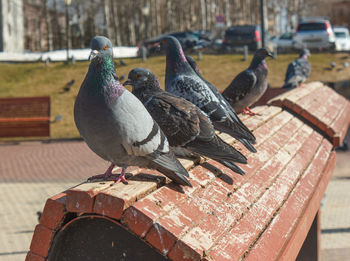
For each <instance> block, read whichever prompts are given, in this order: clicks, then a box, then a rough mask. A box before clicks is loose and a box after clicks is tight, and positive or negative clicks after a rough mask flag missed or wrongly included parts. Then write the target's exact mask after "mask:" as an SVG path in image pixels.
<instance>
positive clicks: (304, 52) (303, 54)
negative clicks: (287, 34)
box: [299, 48, 311, 59]
mask: <svg viewBox="0 0 350 261" xmlns="http://www.w3.org/2000/svg"><path fill="white" fill-rule="evenodd" d="M308 56H311V53H310V51H309V49H306V48H304V49H303V50H302V51H301V53H300V55H299V57H300V58H304V59H307V57H308Z"/></svg>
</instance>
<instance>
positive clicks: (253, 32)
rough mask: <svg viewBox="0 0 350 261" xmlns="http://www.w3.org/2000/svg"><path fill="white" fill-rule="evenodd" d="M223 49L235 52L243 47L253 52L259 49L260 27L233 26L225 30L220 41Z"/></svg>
mask: <svg viewBox="0 0 350 261" xmlns="http://www.w3.org/2000/svg"><path fill="white" fill-rule="evenodd" d="M222 43H223V48H224V49H225V50H227V51H232V50H235V49H237V48H239V47H243V46H245V45H247V46H248V48H249V50H251V51H255V50H257V49H259V48H260V47H261V37H260V27H259V26H257V25H235V26H230V27H228V28H227V29H226V31H225V35H224V38H223V40H222Z"/></svg>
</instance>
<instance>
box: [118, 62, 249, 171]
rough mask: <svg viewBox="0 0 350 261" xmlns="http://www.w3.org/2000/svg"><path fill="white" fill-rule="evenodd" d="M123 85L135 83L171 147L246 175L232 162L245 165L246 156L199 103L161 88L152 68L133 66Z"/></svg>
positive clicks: (137, 91)
mask: <svg viewBox="0 0 350 261" xmlns="http://www.w3.org/2000/svg"><path fill="white" fill-rule="evenodd" d="M124 85H131V86H132V93H133V94H134V95H135V96H136V97H137V98H139V99H140V101H141V102H142V103H143V104H144V105H145V107H146V108H147V110H148V112H149V113H150V114H151V115H152V117H153V119H155V120H156V122H157V123H158V124H159V126H160V128H161V129H162V130H163V131H164V133H165V135H166V136H167V138H168V141H169V144H170V146H172V147H175V148H178V147H180V148H183V149H187V150H189V151H190V152H193V153H195V154H199V155H203V156H206V157H209V158H212V159H214V160H217V161H218V162H221V163H222V164H223V165H225V166H227V167H229V168H231V169H232V170H233V171H235V172H237V173H239V174H242V175H243V174H244V172H243V170H241V169H240V168H239V167H238V166H236V165H235V164H234V163H233V162H239V163H244V164H246V163H247V159H246V157H244V156H243V154H241V153H240V152H239V151H237V150H236V149H234V148H233V147H232V146H230V145H229V144H227V143H225V142H224V141H223V140H222V139H220V137H218V136H217V135H216V134H215V130H214V127H213V125H212V124H211V122H210V120H209V119H208V117H207V116H206V115H205V114H204V113H203V112H202V111H201V110H200V109H199V108H198V107H197V106H195V105H194V104H192V103H190V102H189V101H187V100H185V99H183V98H181V97H178V96H175V95H174V94H172V93H169V92H167V91H164V90H162V89H161V87H160V84H159V82H158V79H157V77H156V76H155V75H154V74H153V73H152V72H151V71H149V70H147V69H145V68H135V69H133V70H132V71H130V73H129V76H128V79H127V80H126V82H124ZM185 154H186V153H185Z"/></svg>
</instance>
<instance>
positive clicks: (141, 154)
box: [74, 36, 191, 186]
mask: <svg viewBox="0 0 350 261" xmlns="http://www.w3.org/2000/svg"><path fill="white" fill-rule="evenodd" d="M91 49H92V51H91V63H90V66H89V70H88V73H87V75H86V76H85V79H84V81H83V83H82V86H81V88H80V90H79V93H78V96H77V99H76V102H75V105H74V120H75V124H76V126H77V128H78V130H79V132H80V134H81V136H82V137H83V139H84V140H85V141H86V143H87V145H88V146H89V147H90V149H92V150H93V151H94V152H95V153H96V154H97V155H98V156H100V157H101V158H103V159H104V160H106V161H109V162H111V166H110V167H109V168H108V169H107V171H106V172H105V173H104V174H102V175H97V176H94V177H91V178H90V179H97V178H104V179H106V180H110V179H111V180H114V181H115V182H119V181H123V182H126V180H125V169H126V168H127V167H128V166H139V167H145V168H151V169H156V170H158V171H160V172H161V173H163V174H164V175H166V176H167V177H169V178H170V179H172V180H173V181H174V182H176V183H178V184H181V185H187V186H191V184H190V182H189V181H188V180H187V179H186V177H185V176H188V173H187V171H186V170H185V169H184V167H183V166H182V165H181V163H180V162H179V161H178V160H177V159H176V158H175V156H174V154H173V153H172V151H171V150H170V148H169V144H168V140H167V139H166V137H165V135H164V133H163V132H162V131H161V129H160V128H159V126H158V124H157V123H156V122H155V121H154V120H153V119H152V117H151V115H150V114H149V113H148V111H147V110H146V108H145V107H144V106H143V104H142V103H141V102H140V101H139V100H138V99H137V98H136V97H135V96H134V95H133V94H132V93H130V92H129V91H128V90H126V89H125V88H124V86H123V85H121V83H120V82H119V80H118V77H117V76H116V72H115V67H114V60H113V54H112V44H111V42H110V41H109V39H107V38H106V37H103V36H96V37H94V38H93V39H92V41H91ZM115 165H117V166H120V167H122V172H121V174H120V175H113V174H112V169H113V167H114V166H115Z"/></svg>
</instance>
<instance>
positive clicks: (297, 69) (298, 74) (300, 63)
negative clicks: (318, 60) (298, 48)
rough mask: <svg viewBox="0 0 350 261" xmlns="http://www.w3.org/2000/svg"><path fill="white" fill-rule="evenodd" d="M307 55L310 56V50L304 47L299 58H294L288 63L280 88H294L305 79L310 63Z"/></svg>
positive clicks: (307, 75)
mask: <svg viewBox="0 0 350 261" xmlns="http://www.w3.org/2000/svg"><path fill="white" fill-rule="evenodd" d="M308 56H310V51H309V50H308V49H304V50H303V51H302V52H301V53H300V56H299V58H298V59H295V60H294V61H293V62H291V63H290V64H289V65H288V68H287V72H286V78H285V80H284V85H283V86H282V88H291V89H294V88H296V87H298V86H299V85H300V84H302V83H303V82H305V81H306V79H307V77H309V75H310V72H311V66H310V63H309V61H308V60H307V58H308Z"/></svg>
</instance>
